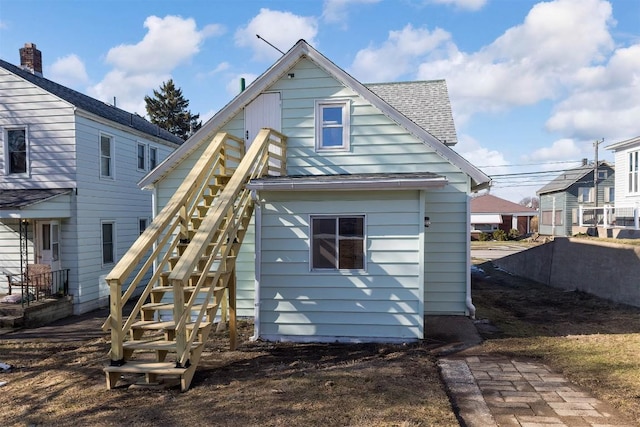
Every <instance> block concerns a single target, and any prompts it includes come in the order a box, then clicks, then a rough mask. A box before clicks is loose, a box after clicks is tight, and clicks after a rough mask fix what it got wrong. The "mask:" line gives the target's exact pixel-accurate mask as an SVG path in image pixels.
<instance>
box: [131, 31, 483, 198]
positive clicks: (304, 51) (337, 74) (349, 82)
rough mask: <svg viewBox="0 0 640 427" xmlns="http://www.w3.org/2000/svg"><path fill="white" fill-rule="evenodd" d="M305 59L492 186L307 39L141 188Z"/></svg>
mask: <svg viewBox="0 0 640 427" xmlns="http://www.w3.org/2000/svg"><path fill="white" fill-rule="evenodd" d="M303 58H306V59H308V60H310V61H312V62H313V63H315V64H316V65H317V66H318V67H320V68H322V69H323V70H324V71H326V72H327V73H328V74H329V75H331V76H332V77H333V78H335V79H336V80H337V81H339V82H340V83H342V84H343V85H344V86H346V87H348V88H351V89H352V90H353V91H355V92H356V93H357V94H358V95H360V96H361V97H362V98H363V99H365V100H367V101H368V102H369V103H370V104H371V105H373V106H374V107H377V108H378V109H379V110H380V111H382V113H383V114H385V115H386V116H387V117H389V118H390V119H391V120H393V121H395V122H396V123H397V124H398V125H400V126H402V127H403V128H404V129H406V130H407V131H408V132H410V133H411V134H412V135H414V136H415V137H416V138H418V139H420V140H421V141H423V142H424V143H425V144H426V145H428V146H429V147H430V148H431V149H433V150H434V151H435V152H436V153H437V154H438V155H440V157H442V158H444V159H446V160H447V161H449V162H450V163H451V164H453V165H455V166H456V167H458V168H459V169H460V170H461V171H463V172H464V173H466V174H467V175H468V176H469V177H470V178H471V179H472V189H473V190H480V189H482V188H486V187H488V186H489V183H490V182H491V179H490V178H489V177H488V176H487V175H485V174H484V173H483V172H482V171H480V170H479V169H478V168H476V167H475V166H473V165H472V164H471V163H469V162H468V161H467V160H466V159H465V158H463V157H462V156H460V155H459V154H458V153H456V152H455V151H453V150H452V149H451V148H450V147H448V146H447V145H445V144H443V143H442V142H440V141H439V140H438V139H437V138H435V137H434V136H433V135H431V134H430V133H429V132H427V130H425V129H424V128H422V127H420V126H419V125H418V124H416V123H415V122H413V121H411V120H409V119H408V118H407V117H406V116H404V115H403V114H402V113H400V112H399V111H398V110H397V109H395V108H393V107H392V106H391V105H389V104H388V103H387V102H386V101H384V100H383V99H382V98H380V97H379V96H378V95H376V94H375V93H374V92H373V91H371V90H369V89H367V87H366V86H365V85H363V84H362V83H360V82H359V81H357V80H356V79H355V78H353V77H352V76H351V75H349V74H348V73H347V72H346V71H344V70H342V69H341V68H340V67H338V66H337V65H335V64H334V63H333V62H331V61H330V60H329V59H327V58H326V57H325V56H324V55H322V54H321V53H320V52H318V51H317V50H315V49H314V48H313V47H311V46H310V45H309V44H308V43H307V42H306V41H304V40H300V41H298V42H297V43H296V44H295V45H294V46H293V47H292V48H291V49H289V51H288V52H287V53H285V54H284V55H283V56H281V57H280V59H278V61H276V62H275V64H273V65H272V66H271V67H270V68H269V69H268V70H266V71H265V72H264V73H262V74H261V75H260V76H259V77H258V78H257V79H256V80H254V81H253V82H252V83H251V84H250V85H249V86H248V87H247V88H246V89H245V90H244V91H243V92H241V93H240V94H238V95H237V96H236V97H235V98H233V100H231V102H229V103H228V104H227V105H225V106H224V107H223V108H222V109H221V110H219V111H218V112H217V113H216V114H215V115H214V116H213V117H212V118H211V119H209V120H208V121H207V122H206V123H205V124H204V125H203V126H202V127H201V128H200V129H199V130H198V131H197V132H196V133H195V134H194V135H193V136H192V137H191V138H189V139H188V140H187V141H186V142H185V143H184V144H182V146H180V147H179V148H178V149H177V150H175V151H174V152H173V153H171V155H169V157H167V158H166V159H165V160H164V161H163V162H162V163H161V164H160V165H158V167H157V168H155V169H154V170H153V171H151V172H150V173H149V174H147V175H146V176H145V177H144V178H143V179H142V180H141V181H140V182H139V185H140V186H141V187H149V186H152V185H153V184H154V183H155V182H157V181H159V180H160V179H162V177H163V176H165V175H166V174H167V173H169V171H171V170H172V169H173V168H175V167H176V166H177V165H178V164H179V163H180V161H181V160H182V159H183V158H186V157H187V156H189V154H191V153H192V152H193V151H195V150H196V149H197V148H198V146H199V145H200V144H201V143H203V142H204V141H205V140H207V137H209V136H212V135H213V134H214V133H215V132H216V131H217V130H218V129H220V128H221V127H222V126H223V125H224V124H226V123H227V122H228V121H229V120H231V118H233V117H234V116H235V115H236V114H238V113H240V112H241V111H242V109H243V108H244V107H245V106H246V105H248V104H249V103H250V102H251V101H252V100H254V99H255V98H256V97H258V96H259V95H260V94H261V93H262V91H264V90H265V89H267V88H268V87H269V86H270V85H272V84H273V83H275V82H276V81H277V80H278V79H279V78H281V77H282V76H283V75H285V74H286V73H287V71H289V70H290V69H291V68H292V67H293V66H294V65H295V64H296V63H297V62H298V61H300V60H301V59H303Z"/></svg>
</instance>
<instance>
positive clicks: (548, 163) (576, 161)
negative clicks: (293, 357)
mask: <svg viewBox="0 0 640 427" xmlns="http://www.w3.org/2000/svg"><path fill="white" fill-rule="evenodd" d="M562 163H582V160H558V161H555V162H543V163H521V164H510V165H484V166H476V167H478V168H515V167H522V166H541V165H554V164H562Z"/></svg>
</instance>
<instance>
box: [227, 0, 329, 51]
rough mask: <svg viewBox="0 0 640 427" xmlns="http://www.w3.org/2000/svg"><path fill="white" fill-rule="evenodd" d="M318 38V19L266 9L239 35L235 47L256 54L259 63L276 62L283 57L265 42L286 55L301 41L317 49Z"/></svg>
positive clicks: (236, 36)
mask: <svg viewBox="0 0 640 427" xmlns="http://www.w3.org/2000/svg"><path fill="white" fill-rule="evenodd" d="M317 34H318V22H317V20H316V18H314V17H311V16H299V15H294V14H293V13H291V12H281V11H276V10H270V9H266V8H263V9H260V13H258V15H256V16H255V17H254V18H253V19H252V20H251V21H249V23H248V24H247V25H246V26H245V27H242V28H240V29H238V31H236V34H235V43H236V45H237V46H241V47H248V48H250V49H251V50H253V59H254V60H256V61H273V60H275V59H278V58H279V57H280V56H282V54H281V53H280V52H278V51H277V50H276V49H274V48H273V47H271V46H269V45H268V44H267V43H265V41H264V40H266V41H268V42H269V43H271V44H272V45H273V46H275V47H276V48H277V49H280V50H281V51H283V52H286V51H287V50H289V49H291V47H293V45H294V44H295V43H296V42H297V41H298V40H300V39H304V40H306V41H307V43H309V44H311V45H316V44H317V43H316V40H315V37H316V35H317ZM256 35H259V36H260V37H262V38H263V39H264V40H260V39H259V38H258V37H256Z"/></svg>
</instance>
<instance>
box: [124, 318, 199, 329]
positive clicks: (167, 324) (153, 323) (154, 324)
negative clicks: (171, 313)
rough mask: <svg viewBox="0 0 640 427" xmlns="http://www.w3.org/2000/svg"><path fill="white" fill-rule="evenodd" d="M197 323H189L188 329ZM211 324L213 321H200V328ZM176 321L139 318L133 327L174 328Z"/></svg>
mask: <svg viewBox="0 0 640 427" xmlns="http://www.w3.org/2000/svg"><path fill="white" fill-rule="evenodd" d="M194 325H195V323H187V329H193V327H194ZM210 325H211V322H202V323H200V329H204V328H206V327H208V326H210ZM175 328H176V323H175V322H173V321H171V320H169V321H166V322H156V321H155V320H139V321H137V322H135V323H134V324H132V325H131V329H143V330H147V331H155V330H158V331H161V330H174V329H175Z"/></svg>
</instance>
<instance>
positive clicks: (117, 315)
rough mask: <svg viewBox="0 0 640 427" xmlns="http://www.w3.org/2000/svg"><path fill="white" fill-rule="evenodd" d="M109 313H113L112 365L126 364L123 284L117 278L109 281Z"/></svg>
mask: <svg viewBox="0 0 640 427" xmlns="http://www.w3.org/2000/svg"><path fill="white" fill-rule="evenodd" d="M109 314H110V315H111V316H110V318H111V322H110V327H111V365H112V366H120V365H123V364H124V350H123V345H122V341H123V340H124V335H123V333H122V285H121V284H120V282H119V281H118V280H117V279H112V280H110V281H109Z"/></svg>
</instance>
